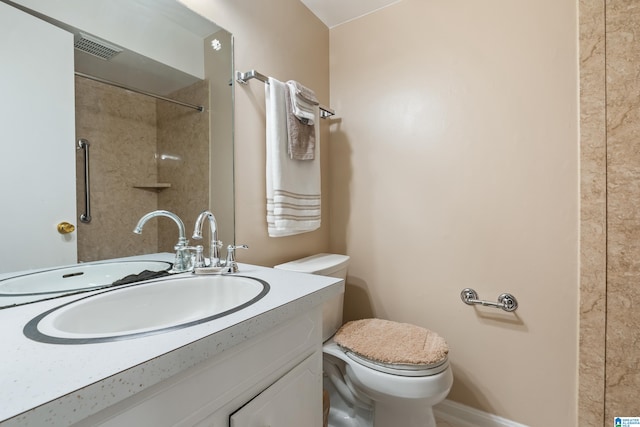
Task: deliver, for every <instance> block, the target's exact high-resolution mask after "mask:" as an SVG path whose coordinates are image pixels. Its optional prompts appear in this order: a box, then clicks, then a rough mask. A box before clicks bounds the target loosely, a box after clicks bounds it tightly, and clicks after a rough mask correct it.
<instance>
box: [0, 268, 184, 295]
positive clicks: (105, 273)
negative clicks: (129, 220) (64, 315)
mask: <svg viewBox="0 0 640 427" xmlns="http://www.w3.org/2000/svg"><path fill="white" fill-rule="evenodd" d="M171 265H172V264H171V263H169V262H165V261H114V262H102V263H96V264H89V263H87V264H78V265H74V266H71V267H62V268H55V269H52V270H45V271H38V272H34V273H28V274H23V275H20V276H13V277H10V278H8V279H4V280H0V296H19V295H41V294H55V293H60V292H73V291H82V290H90V289H95V288H100V287H103V286H106V285H110V284H112V283H113V282H115V281H116V280H120V279H122V278H123V277H125V276H128V275H130V274H138V273H141V272H142V271H144V270H149V271H156V272H157V271H163V270H168V269H170V268H171Z"/></svg>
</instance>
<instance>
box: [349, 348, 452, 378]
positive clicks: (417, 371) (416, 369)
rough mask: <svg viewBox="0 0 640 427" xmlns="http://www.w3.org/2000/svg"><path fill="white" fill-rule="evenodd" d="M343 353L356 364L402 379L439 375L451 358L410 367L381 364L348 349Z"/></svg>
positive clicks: (447, 365) (397, 364) (400, 364)
mask: <svg viewBox="0 0 640 427" xmlns="http://www.w3.org/2000/svg"><path fill="white" fill-rule="evenodd" d="M343 351H344V352H345V354H346V355H347V356H348V357H349V358H350V359H351V360H353V361H354V362H356V363H359V364H361V365H363V366H366V367H367V368H370V369H373V370H375V371H378V372H384V373H385V374H391V375H397V376H400V377H428V376H430V375H436V374H439V373H440V372H442V371H444V370H446V369H447V368H448V367H449V358H445V359H444V360H442V361H439V362H437V363H433V364H423V365H408V364H403V363H384V362H379V361H377V360H372V359H368V358H366V357H364V356H362V355H359V354H356V353H354V352H352V351H349V350H346V349H343Z"/></svg>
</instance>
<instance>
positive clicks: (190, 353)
mask: <svg viewBox="0 0 640 427" xmlns="http://www.w3.org/2000/svg"><path fill="white" fill-rule="evenodd" d="M239 265H240V272H239V273H237V274H238V275H242V276H250V277H255V278H259V279H262V280H265V281H266V282H268V283H269V285H270V286H271V289H270V291H269V293H268V294H267V295H266V296H265V297H264V298H262V299H261V300H259V301H257V302H256V303H255V304H253V305H251V306H249V307H246V308H244V309H242V310H239V311H237V312H235V313H232V314H229V315H228V316H225V317H222V318H219V319H215V320H212V321H210V322H206V323H202V324H199V325H196V326H191V327H188V328H183V329H178V330H175V331H171V332H166V333H162V334H157V335H150V336H146V337H142V338H135V339H129V340H122V341H113V342H106V343H94V344H78V345H60V344H43V343H40V342H36V341H32V340H30V339H28V338H26V337H25V336H24V335H23V332H22V329H23V327H24V325H25V324H26V323H27V322H28V321H29V320H31V319H32V318H34V317H36V316H37V315H39V314H40V313H43V312H44V311H47V310H49V309H51V308H54V307H57V306H59V305H62V304H64V303H67V302H69V301H72V300H75V299H79V298H83V297H85V296H87V294H81V295H73V296H68V297H63V298H59V299H54V300H49V301H42V302H37V303H33V304H28V305H24V306H19V307H13V308H9V309H5V310H0V325H1V326H0V328H1V329H0V340H1V341H0V342H1V343H2V344H1V350H0V424H2V425H3V427H4V426H14V425H15V426H42V425H69V424H72V423H73V422H76V421H79V420H81V419H84V418H86V417H87V416H89V415H91V414H94V413H96V412H98V411H100V410H102V409H104V408H106V407H108V406H111V405H113V404H115V403H117V402H119V401H121V400H123V399H125V398H127V397H129V396H132V395H134V394H135V393H137V392H139V391H141V390H143V389H145V388H147V387H150V386H152V385H154V384H156V383H158V382H160V381H162V380H165V379H167V378H169V377H171V376H173V375H176V374H177V373H179V372H181V371H183V370H185V369H188V368H190V367H192V366H195V365H197V364H198V363H200V362H202V361H204V360H206V359H208V358H211V357H212V356H214V355H216V354H218V353H221V352H222V351H224V350H225V349H228V348H231V347H232V346H234V345H236V344H239V343H240V342H242V341H244V340H246V339H248V338H251V337H253V336H256V335H258V334H260V333H262V332H264V331H267V330H269V329H271V328H272V327H274V326H275V325H277V324H279V323H281V322H283V321H285V320H287V319H290V318H292V317H294V316H297V315H299V314H302V313H305V312H307V311H309V310H310V309H311V308H312V307H315V306H318V305H320V304H322V303H323V302H325V301H326V300H328V299H330V298H331V297H334V296H336V295H339V294H340V293H342V292H344V282H343V281H342V280H340V279H336V278H331V277H324V276H314V275H309V274H302V273H294V272H289V271H283V270H275V269H271V268H266V267H259V266H253V265H247V264H239ZM117 315H118V314H117V313H114V316H117Z"/></svg>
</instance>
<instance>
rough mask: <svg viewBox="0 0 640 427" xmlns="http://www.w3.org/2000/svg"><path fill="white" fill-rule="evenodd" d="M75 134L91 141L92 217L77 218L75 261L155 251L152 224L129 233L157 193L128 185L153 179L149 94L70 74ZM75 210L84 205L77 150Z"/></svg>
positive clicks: (153, 114)
mask: <svg viewBox="0 0 640 427" xmlns="http://www.w3.org/2000/svg"><path fill="white" fill-rule="evenodd" d="M76 137H77V138H85V139H87V140H89V142H90V143H91V146H90V156H91V157H90V165H91V215H92V218H93V219H92V221H91V223H89V224H83V223H80V222H79V221H78V260H79V261H93V260H100V259H107V258H114V257H119V256H128V255H136V254H143V253H149V252H155V251H156V248H157V224H156V222H154V221H152V222H149V223H148V224H147V225H146V226H145V228H144V232H143V234H142V235H136V234H133V232H132V230H133V228H134V227H135V225H136V223H137V221H138V219H139V218H140V217H141V216H142V215H144V214H145V213H147V212H149V211H152V210H154V209H156V206H157V195H156V194H155V193H153V192H148V191H144V190H139V189H135V188H133V186H134V185H137V184H138V183H141V182H155V181H156V180H157V179H156V176H157V168H156V162H155V152H156V102H155V100H154V99H153V98H149V97H146V96H142V95H138V94H135V93H132V92H129V91H125V90H122V89H118V88H115V87H111V86H108V85H105V84H101V83H97V82H94V81H91V80H87V79H84V78H80V77H76ZM77 160H78V161H77V171H76V173H77V177H78V186H77V195H78V210H79V212H78V215H80V214H81V212H82V210H83V209H84V181H83V178H82V177H83V168H84V163H83V160H82V153H81V152H80V151H78V153H77Z"/></svg>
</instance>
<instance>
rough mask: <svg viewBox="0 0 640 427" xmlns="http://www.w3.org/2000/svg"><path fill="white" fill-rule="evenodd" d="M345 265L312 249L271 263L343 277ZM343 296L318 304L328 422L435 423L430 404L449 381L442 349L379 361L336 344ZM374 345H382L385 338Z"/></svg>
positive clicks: (355, 426) (391, 426) (349, 426)
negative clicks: (408, 359) (433, 356)
mask: <svg viewBox="0 0 640 427" xmlns="http://www.w3.org/2000/svg"><path fill="white" fill-rule="evenodd" d="M348 264H349V257H348V256H346V255H336V254H318V255H313V256H310V257H307V258H303V259H300V260H295V261H291V262H288V263H285V264H280V265H277V266H276V267H275V268H278V269H283V270H290V271H297V272H303V273H310V274H320V275H325V276H330V277H339V278H342V279H346V273H347V267H348ZM343 301H344V295H343V294H341V295H340V296H339V297H337V298H335V299H334V300H331V301H328V302H327V303H326V304H325V305H324V306H323V328H322V329H323V331H322V333H323V340H324V344H323V347H322V350H323V370H324V374H325V378H324V387H325V388H326V389H327V390H328V391H329V395H330V400H331V408H330V414H329V426H330V427H396V426H403V427H436V423H435V418H434V416H433V409H432V407H433V406H434V405H435V404H437V403H440V402H441V401H443V400H444V399H445V398H446V396H447V394H448V393H449V390H450V389H451V386H452V384H453V374H452V373H451V368H450V366H449V360H448V358H447V357H446V353H445V354H444V356H442V357H439V358H437V359H438V360H430V361H428V363H427V362H424V363H423V362H417V363H397V362H395V361H385V362H382V361H381V360H380V359H376V358H371V357H368V355H367V354H363V353H361V352H359V351H358V350H359V349H358V348H355V350H354V349H353V348H351V349H350V348H348V347H345V345H344V342H342V341H341V343H342V345H339V344H338V343H337V342H336V340H337V339H340V338H341V337H340V336H339V335H340V333H341V332H343V330H340V331H339V329H340V327H341V326H342V306H343ZM371 321H372V322H376V326H379V325H381V324H382V325H383V326H384V325H385V322H386V323H389V324H393V326H394V327H396V328H397V327H402V326H403V325H401V324H397V323H395V322H387V321H381V320H379V319H371ZM358 322H367V321H358ZM347 325H348V324H347ZM345 326H346V325H345ZM407 327H413V328H417V327H415V326H413V325H407ZM418 329H421V328H418ZM425 331H426V330H425ZM336 332H338V336H336V335H335V334H336ZM427 332H429V333H431V331H427ZM432 334H433V333H432ZM434 335H436V336H437V334H434ZM438 338H439V337H438ZM377 347H378V349H381V350H384V347H385V342H384V341H381V342H380V343H379V344H377Z"/></svg>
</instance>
